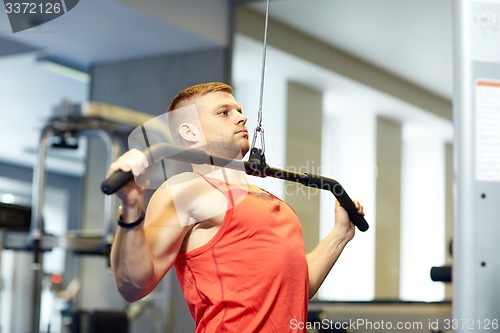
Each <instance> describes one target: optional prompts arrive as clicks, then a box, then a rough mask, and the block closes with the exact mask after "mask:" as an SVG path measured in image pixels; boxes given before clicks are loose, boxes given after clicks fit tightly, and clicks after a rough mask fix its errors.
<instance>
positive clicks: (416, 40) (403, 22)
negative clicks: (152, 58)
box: [0, 0, 453, 99]
mask: <svg viewBox="0 0 500 333" xmlns="http://www.w3.org/2000/svg"><path fill="white" fill-rule="evenodd" d="M228 1H229V0H203V1H201V0H183V1H179V0H177V1H176V0H143V1H134V0H85V1H80V2H79V3H78V5H77V6H76V7H75V8H73V9H72V10H71V11H69V12H67V13H66V14H65V15H63V16H62V17H59V18H57V19H55V20H53V21H51V22H48V23H46V24H44V25H41V26H39V27H36V28H32V29H29V30H25V31H22V32H18V33H15V34H14V33H12V31H11V30H10V26H9V22H8V18H7V15H6V14H5V13H4V12H3V11H2V12H1V13H0V47H1V51H0V55H2V54H12V53H14V52H18V51H19V50H21V51H22V50H23V49H28V50H29V49H30V47H31V48H36V49H39V50H43V51H44V52H47V53H49V54H55V55H58V56H62V57H65V58H67V59H69V60H70V61H71V62H73V63H76V64H78V65H80V66H83V67H85V66H89V65H91V64H92V63H95V62H103V61H113V60H117V59H123V58H132V57H139V56H145V55H152V54H159V53H165V52H176V51H183V50H189V49H196V48H206V47H210V46H214V45H223V44H225V43H226V41H227V40H228V32H227V27H228V26H229V21H228V19H227V15H228V9H227V2H228ZM233 3H248V4H249V5H250V6H252V7H254V8H255V9H258V10H260V11H265V7H266V1H263V0H262V1H233ZM452 3H453V0H418V1H415V0H309V1H304V0H300V1H299V0H271V2H270V16H271V17H273V18H276V19H278V20H280V21H282V22H284V23H286V24H288V25H291V26H293V27H295V28H297V29H299V30H302V31H304V32H306V33H308V34H310V35H312V36H315V37H316V38H318V39H320V40H322V41H324V42H326V43H329V44H331V45H334V46H336V47H337V48H340V49H342V50H345V51H347V52H348V53H351V54H352V55H354V56H356V57H358V58H361V59H363V60H365V61H367V62H369V63H372V64H373V65H375V66H377V67H380V68H382V69H384V70H386V71H388V72H391V73H393V74H395V75H397V76H399V77H401V78H404V79H406V80H408V81H410V82H412V83H414V84H416V85H418V86H421V87H423V88H425V89H427V90H429V91H431V92H433V93H436V94H438V95H440V96H442V97H445V98H447V99H451V93H452ZM2 37H3V38H2ZM9 42H17V43H16V44H13V43H11V45H8V44H9ZM18 43H19V44H18Z"/></svg>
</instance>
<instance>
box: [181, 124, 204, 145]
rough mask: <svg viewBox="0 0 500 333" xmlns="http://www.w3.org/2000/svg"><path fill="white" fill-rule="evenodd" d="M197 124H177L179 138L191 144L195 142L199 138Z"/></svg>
mask: <svg viewBox="0 0 500 333" xmlns="http://www.w3.org/2000/svg"><path fill="white" fill-rule="evenodd" d="M200 134H201V133H200V130H199V128H198V126H196V125H194V124H191V123H182V124H180V125H179V135H180V136H181V138H183V139H184V140H186V141H187V142H189V143H191V144H196V143H198V142H199V141H200V140H201V135H200Z"/></svg>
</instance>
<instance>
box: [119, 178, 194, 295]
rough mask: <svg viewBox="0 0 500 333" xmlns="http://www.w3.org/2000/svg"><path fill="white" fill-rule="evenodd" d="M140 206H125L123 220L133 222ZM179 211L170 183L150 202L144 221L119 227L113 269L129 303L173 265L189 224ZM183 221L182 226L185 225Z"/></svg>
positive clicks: (157, 192) (148, 290)
mask: <svg viewBox="0 0 500 333" xmlns="http://www.w3.org/2000/svg"><path fill="white" fill-rule="evenodd" d="M141 209H142V208H141V205H125V206H124V208H123V210H122V221H123V222H132V221H134V220H135V219H137V218H138V217H139V216H140V214H141ZM181 219H184V217H183V214H182V213H181V212H177V211H176V209H175V207H174V203H173V200H172V196H171V193H170V190H169V189H168V186H164V187H162V188H160V189H158V190H157V191H156V192H155V193H154V195H153V196H152V197H151V200H150V202H149V205H148V209H147V212H146V216H145V221H144V224H142V225H139V226H137V227H134V228H130V229H127V228H118V230H117V232H116V234H115V239H114V241H113V246H112V249H111V268H112V270H113V273H114V278H115V283H116V286H117V288H118V291H119V292H120V293H121V294H122V296H123V297H124V298H125V299H126V300H127V301H129V302H133V301H136V300H138V299H140V298H142V297H144V296H146V295H147V294H149V293H150V292H151V291H152V290H153V289H154V288H155V287H156V286H157V285H158V283H159V282H160V281H161V279H162V278H163V277H164V276H165V274H166V273H167V272H168V270H169V269H170V268H171V267H172V265H173V264H174V261H175V259H176V257H177V254H178V252H179V249H180V247H181V245H182V241H183V239H184V236H185V235H186V233H187V231H188V229H189V227H182V226H181V223H182V221H181ZM186 224H187V223H183V224H182V225H186Z"/></svg>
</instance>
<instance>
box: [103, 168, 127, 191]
mask: <svg viewBox="0 0 500 333" xmlns="http://www.w3.org/2000/svg"><path fill="white" fill-rule="evenodd" d="M133 179H134V175H133V174H132V172H125V171H121V170H118V171H115V172H113V173H112V174H111V175H110V176H109V177H108V178H107V179H106V180H105V181H103V182H102V184H101V191H102V192H103V193H104V194H113V193H115V192H116V191H118V190H119V189H120V188H121V187H122V186H123V185H125V184H126V183H128V182H129V181H131V180H133Z"/></svg>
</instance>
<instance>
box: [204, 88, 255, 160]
mask: <svg viewBox="0 0 500 333" xmlns="http://www.w3.org/2000/svg"><path fill="white" fill-rule="evenodd" d="M196 107H197V109H198V114H199V118H200V122H201V126H202V131H203V135H204V136H205V140H206V142H207V145H208V148H209V153H212V154H214V155H220V156H226V157H231V158H237V157H243V156H244V155H245V154H246V153H247V152H248V150H249V149H250V145H249V142H248V131H247V128H246V126H245V125H246V122H247V118H246V117H245V116H244V115H243V113H242V110H241V107H240V105H239V104H238V103H237V102H236V100H235V99H234V97H233V95H231V94H229V93H227V92H220V91H219V92H213V93H208V94H206V95H205V96H202V97H201V98H199V99H198V101H197V102H196Z"/></svg>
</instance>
